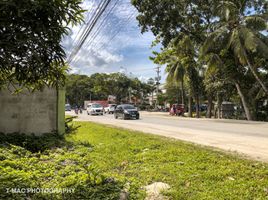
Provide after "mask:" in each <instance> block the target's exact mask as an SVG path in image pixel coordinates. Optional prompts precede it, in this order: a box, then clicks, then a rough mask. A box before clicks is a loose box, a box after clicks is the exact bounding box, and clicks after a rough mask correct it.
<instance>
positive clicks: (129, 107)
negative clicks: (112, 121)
mask: <svg viewBox="0 0 268 200" xmlns="http://www.w3.org/2000/svg"><path fill="white" fill-rule="evenodd" d="M124 109H135V107H134V106H132V105H126V106H124Z"/></svg>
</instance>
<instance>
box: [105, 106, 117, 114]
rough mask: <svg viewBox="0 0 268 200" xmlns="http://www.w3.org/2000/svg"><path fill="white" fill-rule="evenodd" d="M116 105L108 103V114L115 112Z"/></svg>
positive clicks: (106, 110) (106, 108) (106, 109)
mask: <svg viewBox="0 0 268 200" xmlns="http://www.w3.org/2000/svg"><path fill="white" fill-rule="evenodd" d="M115 107H116V104H108V106H107V107H105V108H104V112H105V113H108V114H110V113H112V114H113V113H114V110H115Z"/></svg>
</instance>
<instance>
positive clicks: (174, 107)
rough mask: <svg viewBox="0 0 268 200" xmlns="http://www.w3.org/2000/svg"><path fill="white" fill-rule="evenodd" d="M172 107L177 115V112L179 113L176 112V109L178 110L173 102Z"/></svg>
mask: <svg viewBox="0 0 268 200" xmlns="http://www.w3.org/2000/svg"><path fill="white" fill-rule="evenodd" d="M172 108H173V114H174V115H176V114H177V113H176V110H177V108H176V105H175V104H173V107H172Z"/></svg>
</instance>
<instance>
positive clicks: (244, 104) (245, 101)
mask: <svg viewBox="0 0 268 200" xmlns="http://www.w3.org/2000/svg"><path fill="white" fill-rule="evenodd" d="M235 87H236V89H237V92H238V94H239V96H240V98H241V101H242V104H243V108H244V111H245V114H246V118H247V120H253V116H252V114H251V112H250V109H249V105H248V102H247V100H246V97H245V95H244V94H243V92H242V90H241V87H240V85H239V84H238V83H237V82H235Z"/></svg>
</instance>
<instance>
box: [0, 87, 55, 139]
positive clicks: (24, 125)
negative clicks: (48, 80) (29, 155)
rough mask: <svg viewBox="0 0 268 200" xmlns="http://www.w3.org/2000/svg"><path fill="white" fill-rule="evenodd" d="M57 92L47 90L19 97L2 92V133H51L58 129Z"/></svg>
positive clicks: (0, 119) (0, 103)
mask: <svg viewBox="0 0 268 200" xmlns="http://www.w3.org/2000/svg"><path fill="white" fill-rule="evenodd" d="M57 103H58V101H57V90H56V89H50V88H45V89H44V90H43V91H36V92H34V93H30V92H28V91H26V90H25V91H23V92H21V93H19V94H17V95H15V94H11V92H10V91H9V90H1V91H0V132H3V133H13V132H18V133H35V134H36V135H40V134H42V133H49V132H52V131H55V130H56V129H57V125H58V124H57V123H58V121H57V117H58V113H57Z"/></svg>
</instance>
